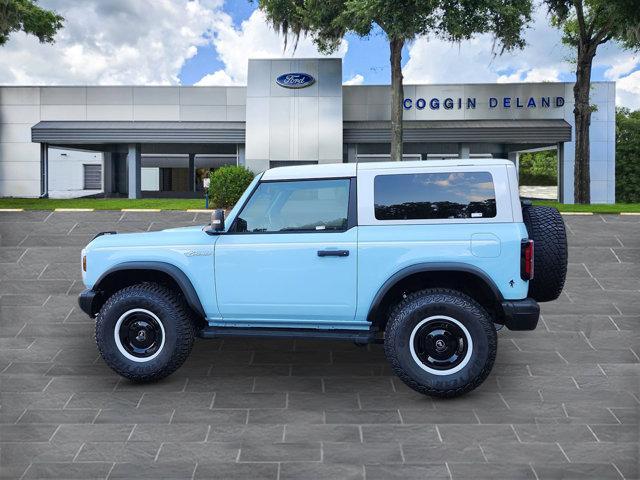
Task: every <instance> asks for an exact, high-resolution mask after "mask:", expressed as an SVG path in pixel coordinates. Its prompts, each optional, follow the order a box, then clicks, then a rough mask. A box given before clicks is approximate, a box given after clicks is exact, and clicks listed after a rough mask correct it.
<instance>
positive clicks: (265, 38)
mask: <svg viewBox="0 0 640 480" xmlns="http://www.w3.org/2000/svg"><path fill="white" fill-rule="evenodd" d="M291 40H292V39H290V42H289V43H290V45H289V47H288V48H287V50H286V51H283V47H284V38H283V37H282V36H281V35H279V34H278V33H277V32H276V31H275V30H273V28H271V26H269V24H268V23H267V20H266V19H265V16H264V14H263V13H262V12H261V11H259V10H255V11H254V12H253V13H252V14H251V16H250V17H249V18H248V19H247V20H245V21H244V22H242V24H241V25H240V27H239V28H236V27H235V26H234V25H233V23H232V22H231V21H228V22H220V23H219V24H217V25H216V31H215V35H214V36H213V39H212V43H213V46H214V47H215V49H216V51H217V52H218V57H219V59H220V60H221V61H222V63H223V64H224V68H223V69H221V70H217V71H215V72H212V73H209V74H207V75H205V76H204V77H203V78H202V79H200V80H199V81H198V82H197V83H196V84H197V85H229V84H241V85H244V84H246V82H247V60H248V59H249V58H280V57H298V58H304V57H318V56H320V53H319V52H318V49H317V48H316V47H315V46H314V45H313V42H312V41H311V39H310V38H306V37H303V38H300V41H299V43H298V46H297V48H296V50H295V51H294V50H293V48H292V45H291V43H293V42H292V41H291ZM347 48H348V43H347V41H346V40H343V41H342V43H341V45H340V47H339V48H338V49H337V51H336V52H335V53H334V54H333V55H331V56H332V57H344V55H345V54H346V53H347Z"/></svg>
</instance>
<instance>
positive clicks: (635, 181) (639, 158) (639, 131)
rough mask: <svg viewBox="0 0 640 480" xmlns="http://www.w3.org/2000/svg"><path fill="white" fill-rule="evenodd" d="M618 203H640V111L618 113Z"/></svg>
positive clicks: (621, 111) (620, 111)
mask: <svg viewBox="0 0 640 480" xmlns="http://www.w3.org/2000/svg"><path fill="white" fill-rule="evenodd" d="M616 202H625V203H626V202H629V203H633V202H640V110H636V111H635V112H632V111H630V110H629V109H628V108H618V109H617V111H616Z"/></svg>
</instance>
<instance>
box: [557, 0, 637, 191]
mask: <svg viewBox="0 0 640 480" xmlns="http://www.w3.org/2000/svg"><path fill="white" fill-rule="evenodd" d="M545 3H546V4H547V7H548V8H549V12H550V13H551V14H552V16H553V18H552V21H553V23H554V24H555V25H556V26H558V27H559V28H561V29H562V31H563V42H564V43H565V44H566V45H569V46H571V47H572V48H574V49H575V50H576V54H577V55H576V83H575V85H574V87H573V97H574V102H575V103H574V107H573V114H574V118H575V138H576V151H575V167H574V169H575V170H574V180H573V185H574V187H573V188H574V194H573V196H574V201H575V202H576V203H590V202H591V196H590V182H591V179H590V173H589V161H590V152H589V125H590V123H591V112H592V109H593V107H592V106H591V105H590V103H589V90H590V88H591V68H592V65H593V58H594V57H595V56H596V51H597V49H598V47H599V46H600V45H602V44H604V43H607V42H609V41H616V42H618V43H619V44H620V45H622V46H623V47H625V48H629V49H635V50H637V49H638V48H640V5H638V0H545Z"/></svg>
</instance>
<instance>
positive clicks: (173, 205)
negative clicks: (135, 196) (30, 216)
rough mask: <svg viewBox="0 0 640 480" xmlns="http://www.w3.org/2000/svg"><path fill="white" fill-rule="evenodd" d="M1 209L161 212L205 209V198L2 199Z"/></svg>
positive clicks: (0, 201)
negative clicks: (143, 210) (137, 209)
mask: <svg viewBox="0 0 640 480" xmlns="http://www.w3.org/2000/svg"><path fill="white" fill-rule="evenodd" d="M0 208H23V209H24V210H54V209H56V208H93V209H95V210H121V209H123V208H159V209H161V210H187V209H201V208H204V199H203V198H143V199H140V200H129V199H128V198H71V199H53V198H0Z"/></svg>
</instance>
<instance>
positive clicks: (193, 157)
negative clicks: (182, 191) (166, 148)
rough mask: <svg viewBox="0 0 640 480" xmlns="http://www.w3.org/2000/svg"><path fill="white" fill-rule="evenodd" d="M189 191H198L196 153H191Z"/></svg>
mask: <svg viewBox="0 0 640 480" xmlns="http://www.w3.org/2000/svg"><path fill="white" fill-rule="evenodd" d="M189 191H190V192H195V191H196V154H195V153H190V154H189Z"/></svg>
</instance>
